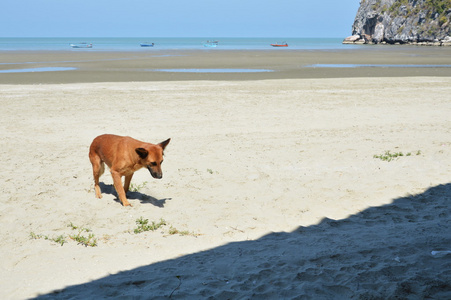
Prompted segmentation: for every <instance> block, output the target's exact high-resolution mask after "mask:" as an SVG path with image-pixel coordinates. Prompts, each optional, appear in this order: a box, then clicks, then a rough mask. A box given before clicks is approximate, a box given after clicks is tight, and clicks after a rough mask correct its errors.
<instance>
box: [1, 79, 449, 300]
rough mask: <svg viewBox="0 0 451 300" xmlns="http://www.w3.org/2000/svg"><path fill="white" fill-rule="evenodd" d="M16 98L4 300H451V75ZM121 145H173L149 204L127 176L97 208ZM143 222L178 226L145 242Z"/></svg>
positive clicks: (12, 91) (32, 92)
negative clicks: (101, 170)
mask: <svg viewBox="0 0 451 300" xmlns="http://www.w3.org/2000/svg"><path fill="white" fill-rule="evenodd" d="M46 76H47V75H46ZM19 83H20V82H19ZM0 101H1V105H2V110H1V118H0V128H1V150H0V151H1V152H0V159H1V161H2V162H3V166H2V168H1V171H0V174H1V178H2V180H1V190H2V192H3V196H2V198H1V200H2V209H1V210H0V224H1V227H0V237H1V242H0V253H2V259H1V262H0V272H1V273H0V276H1V289H0V298H2V299H24V298H32V297H36V296H38V295H41V297H39V298H42V299H45V298H61V299H89V298H92V299H94V298H95V299H99V298H106V297H116V298H133V299H134V298H137V299H159V298H161V299H166V298H171V297H172V298H174V299H199V298H211V299H276V298H285V299H291V298H297V299H304V298H305V299H308V298H312V299H344V298H348V299H351V298H352V299H376V298H378V299H380V298H383V299H389V298H391V299H393V298H397V297H399V298H406V299H421V298H432V299H445V298H450V297H451V283H450V282H451V261H450V259H451V255H445V256H442V257H437V255H436V256H432V255H431V251H437V250H451V236H450V232H451V228H450V227H451V220H450V201H451V183H450V174H451V118H450V116H451V77H409V78H407V77H397V78H395V77H387V78H331V79H271V80H246V81H224V80H223V81H202V80H198V81H172V82H165V81H160V82H122V83H121V82H116V83H66V84H42V85H26V84H13V85H9V84H2V85H0ZM103 133H114V134H120V135H130V136H132V137H134V138H137V139H141V140H144V141H148V142H153V143H156V142H160V141H163V140H164V139H166V138H168V137H171V138H172V141H171V143H170V144H169V146H168V148H167V149H166V153H165V154H166V157H165V162H164V165H163V171H164V176H163V179H161V180H154V179H152V178H151V176H150V174H149V173H148V171H146V170H140V171H138V172H137V173H136V174H135V177H134V178H133V181H132V183H133V184H135V186H140V187H139V191H137V192H132V193H129V195H128V197H129V199H130V202H131V204H132V205H133V207H131V208H130V207H122V206H121V205H120V203H119V202H118V200H117V197H116V195H115V192H114V188H113V187H112V179H111V176H110V175H109V172H106V173H105V174H104V175H103V176H102V177H101V181H103V183H104V184H103V186H102V190H103V195H104V197H103V198H102V199H95V197H94V190H93V180H92V174H91V166H90V163H89V160H88V147H89V144H90V143H91V141H92V139H93V138H94V137H95V136H97V135H99V134H103ZM386 150H390V151H391V152H392V153H395V152H402V153H403V154H405V156H402V157H398V158H397V159H394V160H393V161H390V162H387V161H382V160H381V159H378V158H374V157H373V156H374V155H380V154H384V153H385V151H386ZM408 152H410V153H411V155H410V156H407V155H406V154H407V153H408ZM141 217H142V218H143V219H148V220H149V222H152V221H155V222H159V221H160V219H164V220H165V221H166V223H167V225H166V226H163V227H162V228H160V229H158V230H156V231H153V232H152V231H149V232H144V233H139V234H136V233H134V229H136V228H137V224H136V220H137V219H139V218H141ZM69 224H73V225H76V226H79V227H80V228H89V229H90V230H91V232H90V233H91V234H94V235H95V238H96V239H97V246H96V247H85V246H83V245H80V244H78V243H77V242H75V241H74V240H72V239H70V238H69V235H76V234H78V233H79V229H76V230H74V229H72V228H71V227H69V226H68V225H69ZM171 227H172V229H174V228H175V229H177V230H179V231H186V232H187V233H188V234H187V235H180V234H172V233H173V232H171ZM32 233H33V234H34V235H35V237H38V238H37V239H32V238H30V235H31V234H32ZM88 234H89V233H87V232H81V235H83V236H88ZM58 236H62V237H64V239H65V240H66V241H67V242H66V243H65V244H64V245H63V246H61V245H59V244H58V243H56V242H54V241H51V240H50V239H54V238H57V237H58ZM46 237H47V238H49V239H46Z"/></svg>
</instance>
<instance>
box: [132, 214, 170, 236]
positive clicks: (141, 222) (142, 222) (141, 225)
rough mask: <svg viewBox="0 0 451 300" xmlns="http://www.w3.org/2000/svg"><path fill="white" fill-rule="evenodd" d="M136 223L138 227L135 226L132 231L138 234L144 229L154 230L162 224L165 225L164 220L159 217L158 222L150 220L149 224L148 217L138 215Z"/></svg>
mask: <svg viewBox="0 0 451 300" xmlns="http://www.w3.org/2000/svg"><path fill="white" fill-rule="evenodd" d="M136 225H138V227H137V228H135V230H133V232H134V233H136V234H138V233H141V232H144V231H155V230H157V229H158V228H161V227H162V226H164V225H166V221H165V220H163V219H160V222H158V223H157V222H154V221H152V223H151V224H149V219H144V218H143V217H140V218H139V219H136Z"/></svg>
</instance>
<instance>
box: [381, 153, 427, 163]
mask: <svg viewBox="0 0 451 300" xmlns="http://www.w3.org/2000/svg"><path fill="white" fill-rule="evenodd" d="M411 155H412V153H411V152H407V153H406V154H404V153H402V152H394V153H392V152H390V150H387V151H385V153H384V154H380V155H373V158H379V159H380V160H383V161H387V162H390V161H392V160H395V159H398V158H399V157H403V156H411ZM416 155H421V150H418V151H417V152H416Z"/></svg>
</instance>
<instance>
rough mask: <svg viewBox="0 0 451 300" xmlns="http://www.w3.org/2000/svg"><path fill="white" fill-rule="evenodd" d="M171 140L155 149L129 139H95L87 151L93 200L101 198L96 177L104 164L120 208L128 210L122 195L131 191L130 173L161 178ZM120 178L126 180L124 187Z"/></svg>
mask: <svg viewBox="0 0 451 300" xmlns="http://www.w3.org/2000/svg"><path fill="white" fill-rule="evenodd" d="M170 140H171V139H167V140H166V141H164V142H161V143H160V144H158V145H154V144H150V143H145V142H141V141H138V140H135V139H133V138H131V137H128V136H118V135H112V134H104V135H100V136H98V137H96V138H95V139H94V140H93V141H92V144H91V147H90V148H89V160H90V161H91V164H92V172H93V174H94V184H95V191H96V197H97V198H102V194H101V192H100V186H99V177H100V176H101V175H102V174H103V172H104V171H105V165H104V163H106V164H107V165H108V167H109V168H110V172H111V176H112V177H113V182H114V188H115V189H116V192H117V194H118V196H119V200H121V202H122V205H124V206H131V204H130V203H129V202H128V200H127V197H126V196H125V194H126V193H127V192H128V188H129V187H130V181H131V180H132V177H133V173H134V172H135V171H137V170H139V169H141V168H144V167H146V168H147V169H148V170H149V171H150V174H151V175H152V177H153V178H157V179H160V178H162V177H163V173H162V171H161V163H162V162H163V150H164V148H166V146H167V145H168V144H169V142H170ZM122 176H125V182H124V186H123V187H122Z"/></svg>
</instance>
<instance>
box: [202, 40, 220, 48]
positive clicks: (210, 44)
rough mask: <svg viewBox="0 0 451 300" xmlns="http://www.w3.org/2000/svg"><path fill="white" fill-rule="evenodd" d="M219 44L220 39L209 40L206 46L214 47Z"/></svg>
mask: <svg viewBox="0 0 451 300" xmlns="http://www.w3.org/2000/svg"><path fill="white" fill-rule="evenodd" d="M218 44H219V42H218V41H207V42H206V43H205V44H204V47H212V48H214V47H218Z"/></svg>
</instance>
